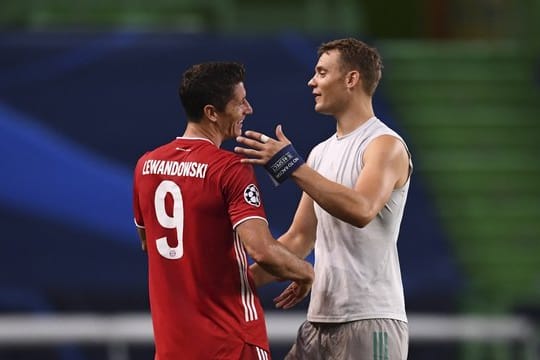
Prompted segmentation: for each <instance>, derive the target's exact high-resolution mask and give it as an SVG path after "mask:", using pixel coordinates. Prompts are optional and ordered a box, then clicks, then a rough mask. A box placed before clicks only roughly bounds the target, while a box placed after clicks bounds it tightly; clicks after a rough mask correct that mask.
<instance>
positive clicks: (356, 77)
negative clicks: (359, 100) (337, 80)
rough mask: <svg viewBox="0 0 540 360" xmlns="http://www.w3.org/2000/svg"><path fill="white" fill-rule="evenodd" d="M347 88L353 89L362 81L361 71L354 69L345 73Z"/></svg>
mask: <svg viewBox="0 0 540 360" xmlns="http://www.w3.org/2000/svg"><path fill="white" fill-rule="evenodd" d="M345 82H346V84H347V88H349V89H352V88H353V87H355V86H356V85H357V84H358V83H359V82H360V73H359V72H358V71H357V70H352V71H349V72H348V73H347V75H345Z"/></svg>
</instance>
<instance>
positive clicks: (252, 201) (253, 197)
mask: <svg viewBox="0 0 540 360" xmlns="http://www.w3.org/2000/svg"><path fill="white" fill-rule="evenodd" d="M244 200H246V202H247V203H248V204H249V205H253V206H256V207H259V206H261V198H260V196H259V189H257V187H256V186H255V185H254V184H249V185H248V186H247V187H246V189H245V190H244Z"/></svg>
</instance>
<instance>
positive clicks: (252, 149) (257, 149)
mask: <svg viewBox="0 0 540 360" xmlns="http://www.w3.org/2000/svg"><path fill="white" fill-rule="evenodd" d="M276 138H277V139H273V138H271V137H268V136H266V135H264V134H263V133H260V132H257V131H253V130H248V131H246V132H245V133H244V136H238V137H237V138H236V141H237V142H239V143H240V144H242V145H245V146H247V148H245V147H240V146H236V147H235V148H234V151H235V152H236V153H238V154H243V155H245V156H246V158H244V159H242V160H241V162H243V163H248V164H256V165H265V164H266V163H267V162H268V161H269V160H270V159H271V158H272V157H273V156H274V155H275V154H277V153H278V152H279V151H280V150H281V149H283V148H284V147H285V146H287V145H289V144H290V143H291V142H290V140H289V139H287V137H286V136H285V134H284V133H283V130H282V129H281V125H278V126H276Z"/></svg>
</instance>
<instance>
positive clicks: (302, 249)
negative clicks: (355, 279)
mask: <svg viewBox="0 0 540 360" xmlns="http://www.w3.org/2000/svg"><path fill="white" fill-rule="evenodd" d="M316 229H317V218H316V217H315V212H314V210H313V200H312V199H311V198H310V197H309V195H307V194H306V193H303V194H302V198H301V199H300V203H299V204H298V208H297V209H296V214H295V215H294V219H293V221H292V223H291V226H290V227H289V230H287V232H286V233H284V234H283V235H281V236H280V237H279V239H278V240H279V242H280V243H281V244H283V245H284V246H285V247H286V248H287V249H288V250H289V251H291V252H292V253H294V254H295V255H296V256H298V257H300V258H302V259H303V258H305V257H306V256H307V255H309V253H310V252H311V250H313V247H314V245H315V236H316ZM250 270H251V273H252V275H253V278H254V279H255V283H256V284H257V286H262V285H265V284H268V283H270V282H272V281H277V280H279V277H276V276H273V275H272V274H270V273H268V272H267V271H265V269H264V268H263V267H262V266H260V265H259V264H257V263H255V264H253V265H251V267H250Z"/></svg>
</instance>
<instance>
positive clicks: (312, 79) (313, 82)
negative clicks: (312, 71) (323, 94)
mask: <svg viewBox="0 0 540 360" xmlns="http://www.w3.org/2000/svg"><path fill="white" fill-rule="evenodd" d="M307 85H308V86H309V87H312V88H313V87H315V76H313V77H312V78H311V79H309V80H308V82H307Z"/></svg>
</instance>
